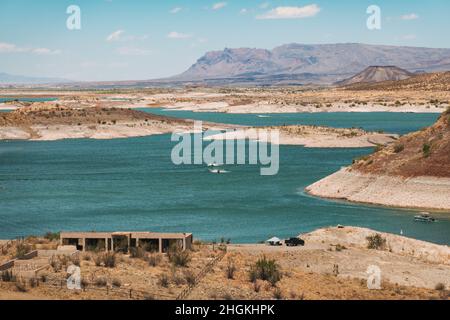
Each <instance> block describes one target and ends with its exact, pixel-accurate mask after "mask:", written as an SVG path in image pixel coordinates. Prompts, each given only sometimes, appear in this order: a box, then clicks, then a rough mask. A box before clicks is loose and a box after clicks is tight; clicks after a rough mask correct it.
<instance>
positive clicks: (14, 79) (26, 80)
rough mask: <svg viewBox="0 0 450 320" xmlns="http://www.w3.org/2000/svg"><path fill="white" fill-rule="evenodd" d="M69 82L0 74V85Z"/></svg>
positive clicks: (59, 79) (58, 79)
mask: <svg viewBox="0 0 450 320" xmlns="http://www.w3.org/2000/svg"><path fill="white" fill-rule="evenodd" d="M68 82H71V81H70V80H67V79H61V78H44V77H42V78H41V77H28V76H18V75H12V74H8V73H2V72H0V84H2V85H9V84H11V85H14V84H20V85H23V84H56V83H68Z"/></svg>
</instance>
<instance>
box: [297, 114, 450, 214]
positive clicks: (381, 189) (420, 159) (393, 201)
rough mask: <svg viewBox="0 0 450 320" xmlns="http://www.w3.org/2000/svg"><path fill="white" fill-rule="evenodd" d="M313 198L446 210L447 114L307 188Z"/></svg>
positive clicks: (449, 167) (449, 185)
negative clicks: (427, 126) (426, 126)
mask: <svg viewBox="0 0 450 320" xmlns="http://www.w3.org/2000/svg"><path fill="white" fill-rule="evenodd" d="M306 191H307V192H308V193H310V194H312V195H315V196H319V197H324V198H332V199H345V200H348V201H353V202H362V203H371V204H378V205H386V206H395V207H405V208H420V209H439V210H446V211H449V210H450V196H449V195H450V110H448V111H447V112H444V113H443V114H442V116H441V117H440V118H439V120H438V121H437V122H436V123H435V124H434V125H433V126H431V127H429V128H425V129H423V130H421V131H418V132H415V133H411V134H408V135H405V136H403V137H401V138H400V139H399V140H398V141H396V142H395V143H393V144H391V145H390V146H387V147H380V148H379V150H378V151H377V152H376V153H374V154H372V155H370V156H367V157H363V158H361V159H358V160H355V163H354V164H353V165H352V166H350V167H348V168H344V169H341V170H340V171H338V172H336V173H334V174H332V175H330V176H328V177H326V178H324V179H322V180H320V181H318V182H316V183H314V184H312V185H310V186H308V187H307V188H306Z"/></svg>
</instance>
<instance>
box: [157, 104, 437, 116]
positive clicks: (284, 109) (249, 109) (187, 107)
mask: <svg viewBox="0 0 450 320" xmlns="http://www.w3.org/2000/svg"><path fill="white" fill-rule="evenodd" d="M160 107H163V108H164V109H167V110H178V111H192V112H219V113H232V114H268V113H273V114H276V113H329V112H333V113H335V112H336V113H337V112H364V113H366V112H398V113H442V112H444V111H445V108H444V107H441V106H434V105H423V106H420V105H414V104H407V105H402V106H395V107H392V106H384V105H381V104H372V103H369V104H367V105H353V104H352V103H335V102H333V103H330V104H328V105H327V106H321V107H317V106H316V105H313V104H310V105H305V106H299V105H278V104H269V103H251V104H247V105H235V106H230V105H229V104H228V103H227V102H225V101H223V102H208V103H200V104H198V103H192V102H188V103H175V104H169V105H165V106H163V105H161V106H160Z"/></svg>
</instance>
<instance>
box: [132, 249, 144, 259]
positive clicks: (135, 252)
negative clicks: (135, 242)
mask: <svg viewBox="0 0 450 320" xmlns="http://www.w3.org/2000/svg"><path fill="white" fill-rule="evenodd" d="M145 253H146V252H145V250H144V249H143V248H141V247H137V248H130V257H131V258H134V259H136V258H139V259H142V258H144V257H145Z"/></svg>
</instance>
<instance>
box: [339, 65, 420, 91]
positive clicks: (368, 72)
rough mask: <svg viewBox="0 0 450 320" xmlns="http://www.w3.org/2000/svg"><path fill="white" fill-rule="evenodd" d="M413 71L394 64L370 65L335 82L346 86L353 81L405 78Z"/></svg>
mask: <svg viewBox="0 0 450 320" xmlns="http://www.w3.org/2000/svg"><path fill="white" fill-rule="evenodd" d="M413 75H414V73H411V72H409V71H406V70H405V69H401V68H398V67H395V66H372V67H368V68H366V69H364V70H363V71H361V72H360V73H358V74H357V75H354V76H353V77H351V78H349V79H345V80H343V81H340V82H338V83H337V85H340V86H348V85H351V84H355V83H376V82H382V81H397V80H405V79H408V78H410V77H412V76H413Z"/></svg>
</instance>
